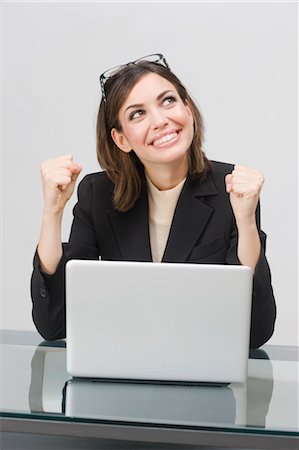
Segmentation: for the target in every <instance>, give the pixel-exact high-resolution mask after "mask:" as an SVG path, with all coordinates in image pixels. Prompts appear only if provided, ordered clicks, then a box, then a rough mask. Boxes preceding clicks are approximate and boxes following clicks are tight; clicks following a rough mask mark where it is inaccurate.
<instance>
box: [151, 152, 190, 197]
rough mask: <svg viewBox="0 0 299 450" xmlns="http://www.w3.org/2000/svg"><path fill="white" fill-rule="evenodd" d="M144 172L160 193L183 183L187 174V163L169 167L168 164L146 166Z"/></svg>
mask: <svg viewBox="0 0 299 450" xmlns="http://www.w3.org/2000/svg"><path fill="white" fill-rule="evenodd" d="M145 172H146V175H147V176H148V178H149V179H150V180H151V182H152V183H153V185H154V186H156V188H157V189H159V190H160V191H166V190H168V189H172V188H174V187H175V186H177V185H178V184H179V183H180V182H181V181H183V180H184V179H185V178H186V176H187V173H188V161H187V159H186V161H185V162H184V164H180V165H178V166H170V165H169V164H167V165H164V164H161V165H155V167H153V166H150V167H149V166H147V165H145Z"/></svg>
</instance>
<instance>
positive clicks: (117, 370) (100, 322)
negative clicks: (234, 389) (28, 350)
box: [66, 260, 252, 383]
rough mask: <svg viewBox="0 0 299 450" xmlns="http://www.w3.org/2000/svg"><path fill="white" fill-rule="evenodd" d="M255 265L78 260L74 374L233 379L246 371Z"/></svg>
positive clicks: (70, 340)
mask: <svg viewBox="0 0 299 450" xmlns="http://www.w3.org/2000/svg"><path fill="white" fill-rule="evenodd" d="M251 295H252V270H251V269H250V268H249V267H244V266H228V265H202V264H179V263H161V264H160V263H148V262H118V261H86V260H71V261H69V262H68V263H67V265H66V337H67V372H68V373H69V374H70V375H72V376H74V377H91V378H109V379H122V380H147V381H168V382H191V383H193V382H195V383H198V382H203V383H231V382H242V381H244V380H245V379H246V377H247V361H248V352H249V333H250V316H251Z"/></svg>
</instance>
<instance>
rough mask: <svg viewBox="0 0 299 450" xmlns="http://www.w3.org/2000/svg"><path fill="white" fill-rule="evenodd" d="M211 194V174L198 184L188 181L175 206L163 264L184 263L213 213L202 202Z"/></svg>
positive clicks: (212, 193) (188, 179)
mask: <svg viewBox="0 0 299 450" xmlns="http://www.w3.org/2000/svg"><path fill="white" fill-rule="evenodd" d="M210 195H217V189H216V186H215V184H214V182H213V180H212V177H211V175H210V174H208V176H207V178H206V179H205V180H204V181H201V182H200V181H199V182H192V181H191V180H190V178H187V180H186V182H185V184H184V187H183V190H182V192H181V195H180V197H179V200H178V203H177V206H176V210H175V213H174V217H173V221H172V225H171V229H170V233H169V237H168V241H167V244H166V248H165V252H164V255H163V259H162V261H163V262H182V261H186V260H187V258H188V255H189V254H190V252H191V250H192V248H193V247H194V246H195V244H196V241H197V240H198V238H199V237H200V235H201V234H202V232H203V231H204V229H205V227H206V226H207V224H208V222H209V220H210V218H211V216H212V214H213V208H211V207H210V206H208V205H206V204H205V203H203V201H202V200H203V198H204V197H206V196H210Z"/></svg>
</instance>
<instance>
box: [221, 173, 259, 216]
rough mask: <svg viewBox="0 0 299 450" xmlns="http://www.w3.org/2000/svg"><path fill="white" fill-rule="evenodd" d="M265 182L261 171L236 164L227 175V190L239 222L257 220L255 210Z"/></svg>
mask: <svg viewBox="0 0 299 450" xmlns="http://www.w3.org/2000/svg"><path fill="white" fill-rule="evenodd" d="M263 183H264V177H263V175H262V173H261V172H259V171H258V170H254V169H249V168H248V167H245V166H240V165H236V166H235V167H234V170H233V171H232V173H230V174H228V175H226V177H225V185H226V192H228V193H229V197H230V203H231V206H232V209H233V212H234V215H235V218H236V222H237V223H243V222H252V221H253V220H254V221H255V210H256V207H257V204H258V201H259V196H260V192H261V189H262V186H263Z"/></svg>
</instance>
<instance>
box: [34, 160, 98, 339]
mask: <svg viewBox="0 0 299 450" xmlns="http://www.w3.org/2000/svg"><path fill="white" fill-rule="evenodd" d="M58 160H59V158H58V159H56V160H52V161H51V162H50V165H51V168H52V169H53V166H54V165H55V164H56V163H57V161H58ZM53 161H55V164H54V162H53ZM59 165H61V161H60V162H59ZM48 169H49V165H48ZM56 169H57V167H56ZM56 169H55V171H54V172H55V173H57V170H56ZM64 169H65V168H64ZM80 170H81V169H80ZM47 173H48V174H49V171H48V172H47ZM42 175H43V174H42ZM44 175H45V174H44ZM75 175H76V174H75ZM52 178H53V177H52ZM52 178H51V179H52ZM76 178H77V176H75V177H74V178H72V180H71V182H72V183H73V186H72V190H69V191H68V192H67V194H70V195H71V193H72V192H73V189H74V184H75V183H74V182H75V181H76ZM61 181H63V180H61ZM44 183H45V176H43V187H44V197H45V208H44V217H43V223H42V229H41V238H40V242H39V245H38V250H37V251H36V253H35V256H34V262H33V264H34V270H33V273H32V277H31V296H32V302H33V309H32V317H33V321H34V323H35V325H36V328H37V330H38V331H39V333H40V334H41V335H42V336H43V337H44V338H45V339H47V340H53V339H61V338H64V337H65V275H64V267H65V263H66V262H67V261H68V260H69V259H73V258H78V259H97V258H98V255H99V251H98V248H97V242H96V238H95V234H94V230H93V227H92V225H91V223H92V218H91V212H90V211H91V208H90V204H91V186H90V185H89V183H86V182H84V183H83V182H81V183H82V188H80V189H79V193H78V199H79V201H78V203H77V205H76V207H75V209H74V221H73V226H72V230H75V233H74V234H75V239H73V240H72V243H67V244H62V243H61V238H60V223H61V218H62V213H63V210H62V211H61V209H59V208H58V209H55V208H53V207H52V208H49V207H48V206H49V205H51V203H50V202H49V196H50V199H52V198H53V196H52V193H51V192H50V193H49V192H48V191H47V189H48V187H47V186H46V187H45V186H44ZM45 191H46V192H45ZM58 194H59V193H58ZM64 194H65V192H64ZM70 195H68V198H70ZM64 205H65V203H64ZM52 206H53V204H52ZM63 207H64V206H63ZM71 236H72V234H71Z"/></svg>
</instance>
